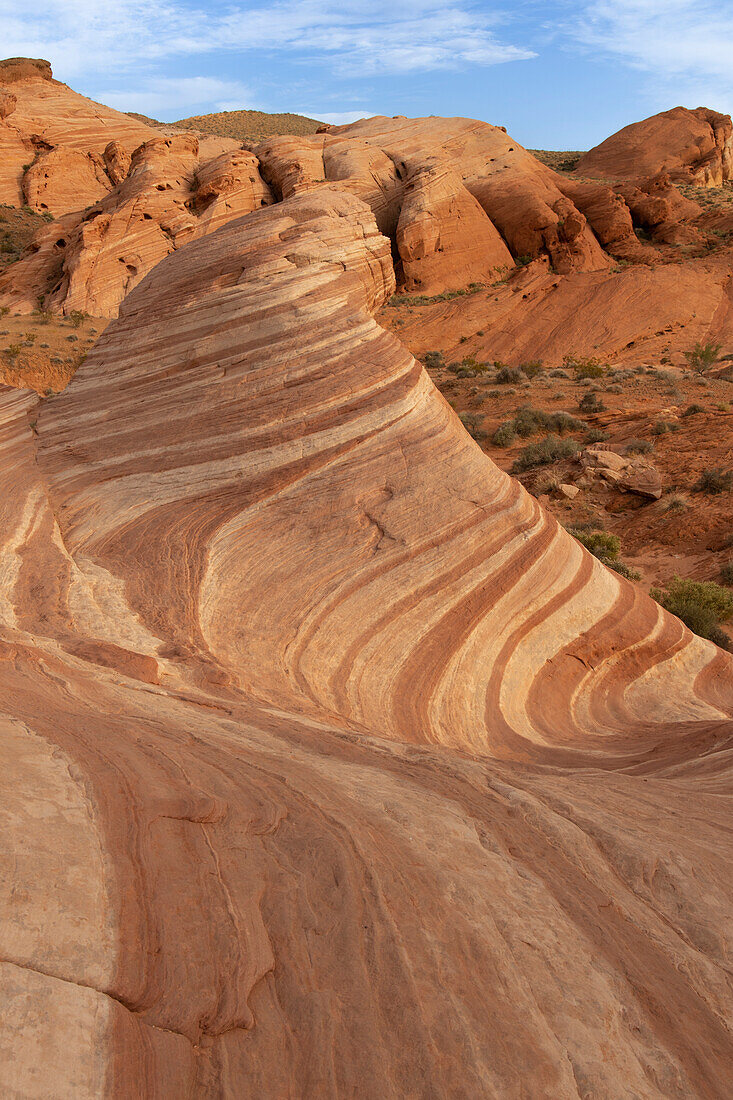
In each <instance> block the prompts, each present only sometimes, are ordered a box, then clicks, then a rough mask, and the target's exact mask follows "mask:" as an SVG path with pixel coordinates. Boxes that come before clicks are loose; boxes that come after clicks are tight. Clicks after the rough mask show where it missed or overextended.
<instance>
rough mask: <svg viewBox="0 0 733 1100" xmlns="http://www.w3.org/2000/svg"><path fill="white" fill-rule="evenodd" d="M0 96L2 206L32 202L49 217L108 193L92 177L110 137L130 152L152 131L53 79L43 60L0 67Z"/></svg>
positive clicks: (104, 184) (108, 186) (24, 60)
mask: <svg viewBox="0 0 733 1100" xmlns="http://www.w3.org/2000/svg"><path fill="white" fill-rule="evenodd" d="M0 92H1V93H3V98H4V102H5V107H4V109H3V111H0V116H2V117H0V202H4V203H9V204H11V205H20V204H21V203H22V202H26V201H30V202H37V204H38V206H39V207H40V208H41V209H49V210H51V212H52V213H54V214H66V213H70V212H71V211H74V210H79V209H80V207H81V206H82V205H84V204H85V203H86V200H87V199H89V197H90V195H92V194H94V195H95V197H94V198H92V199H91V201H96V198H99V197H101V196H102V194H104V193H105V192H106V191H107V190H110V189H111V186H112V184H111V181H106V182H105V180H104V178H103V174H102V175H101V176H99V177H98V175H97V173H98V171H101V164H100V158H102V157H103V154H104V150H105V148H106V147H107V145H108V144H109V142H110V141H111V140H114V141H116V142H117V143H119V144H120V145H122V146H124V147H125V148H126V149H127V150H128V152H132V150H133V149H135V148H136V147H137V146H138V145H140V143H141V142H143V141H146V140H148V139H149V138H151V137H153V136H155V135H156V133H157V131H155V130H153V129H152V128H151V127H149V126H145V125H144V124H143V123H140V122H138V121H137V120H136V119H133V118H131V117H130V116H129V115H125V114H122V113H121V112H120V111H114V110H112V109H111V108H109V107H104V106H102V104H101V103H94V102H93V101H92V100H90V99H86V98H85V97H84V96H81V95H78V93H76V92H74V91H72V90H71V88H68V87H67V86H66V85H65V84H61V83H60V82H59V81H57V80H54V79H53V78H52V75H51V67H50V65H49V64H48V62H47V61H35V60H29V59H28V58H16V59H11V61H10V62H4V63H0ZM11 97H12V100H14V102H12V104H11V103H10V98H11ZM9 107H10V109H9ZM75 183H76V184H78V187H79V191H78V193H77V195H76V197H75V194H74V185H75ZM26 188H27V189H28V190H26ZM46 192H47V193H48V194H49V196H52V204H51V205H49V203H48V201H47V199H46V198H45V197H44V195H45V193H46Z"/></svg>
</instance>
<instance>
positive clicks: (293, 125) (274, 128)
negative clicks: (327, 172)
mask: <svg viewBox="0 0 733 1100" xmlns="http://www.w3.org/2000/svg"><path fill="white" fill-rule="evenodd" d="M128 113H129V114H130V116H131V117H132V118H136V119H138V121H140V122H145V123H146V124H147V125H148V126H159V127H161V128H173V129H183V130H198V131H199V132H200V133H204V134H218V135H219V136H220V137H228V138H233V139H234V140H235V141H262V140H263V139H264V138H268V137H277V136H278V135H281V134H288V135H295V136H297V137H301V136H304V135H306V134H315V133H316V131H317V130H318V129H319V128H320V127H321V126H323V125H324V124H323V123H322V122H319V121H318V119H315V118H308V117H307V116H306V115H296V114H292V112H290V111H287V112H285V113H283V114H268V113H267V112H266V111H218V112H215V113H214V114H210V115H192V116H191V118H182V119H179V121H178V122H158V121H157V119H154V118H148V116H147V115H141V114H136V113H135V112H133V111H130V112H128Z"/></svg>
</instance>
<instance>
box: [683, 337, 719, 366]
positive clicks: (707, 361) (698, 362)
mask: <svg viewBox="0 0 733 1100" xmlns="http://www.w3.org/2000/svg"><path fill="white" fill-rule="evenodd" d="M683 354H684V356H685V359H686V360H687V363H688V366H689V367H690V370H694V371H695V373H696V374H704V373H705V371H708V370H710V368H711V367H713V366H715V364H716V363H717V362H718V359H719V358H720V344H713V343H711V342H708V343H707V344H703V343H701V342H700V341H699V340H698V342H697V343H696V344H695V346H694V348H693V349H692V351H686V352H684V353H683Z"/></svg>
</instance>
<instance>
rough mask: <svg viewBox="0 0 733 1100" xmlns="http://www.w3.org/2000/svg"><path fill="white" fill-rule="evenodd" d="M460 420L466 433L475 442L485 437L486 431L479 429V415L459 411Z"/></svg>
mask: <svg viewBox="0 0 733 1100" xmlns="http://www.w3.org/2000/svg"><path fill="white" fill-rule="evenodd" d="M460 421H461V423H462V424H463V427H464V428H465V429H466V431H467V432H468V434H469V435H470V436H472V437H473V438H474V439H475V440H476V441H477V442H478V440H480V439H483V438H484V437H485V434H486V433H485V432H482V431H481V417H480V416H478V415H477V414H476V413H461V415H460Z"/></svg>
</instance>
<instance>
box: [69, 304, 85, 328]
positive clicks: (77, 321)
mask: <svg viewBox="0 0 733 1100" xmlns="http://www.w3.org/2000/svg"><path fill="white" fill-rule="evenodd" d="M86 316H87V315H86V313H85V312H84V311H83V310H82V309H72V310H69V312H68V314H67V317H68V319H69V322H70V324H71V325H73V327H74V328H80V327H81V325H83V324H84V321H85V319H86Z"/></svg>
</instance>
